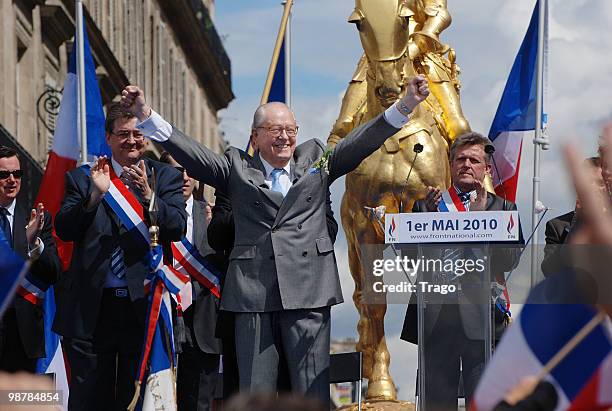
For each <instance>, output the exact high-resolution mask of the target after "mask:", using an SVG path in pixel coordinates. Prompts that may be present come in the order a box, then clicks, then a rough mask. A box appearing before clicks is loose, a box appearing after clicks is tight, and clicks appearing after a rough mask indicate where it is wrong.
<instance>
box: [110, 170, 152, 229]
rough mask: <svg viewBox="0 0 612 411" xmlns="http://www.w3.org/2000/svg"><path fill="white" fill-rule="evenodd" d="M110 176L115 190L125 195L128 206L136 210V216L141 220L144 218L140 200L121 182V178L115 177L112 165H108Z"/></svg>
mask: <svg viewBox="0 0 612 411" xmlns="http://www.w3.org/2000/svg"><path fill="white" fill-rule="evenodd" d="M110 177H111V184H113V185H114V186H115V187H117V190H119V193H121V195H122V196H123V197H125V199H126V200H127V202H128V203H129V204H130V206H132V208H133V209H134V211H136V214H138V216H139V217H140V218H141V219H142V220H144V212H143V209H142V204H140V202H139V201H138V199H137V198H136V196H135V195H134V193H132V192H131V191H130V189H129V188H128V187H127V186H126V185H125V184H124V183H123V181H121V179H120V178H119V177H117V173H115V170H114V169H113V167H112V165H111V167H110Z"/></svg>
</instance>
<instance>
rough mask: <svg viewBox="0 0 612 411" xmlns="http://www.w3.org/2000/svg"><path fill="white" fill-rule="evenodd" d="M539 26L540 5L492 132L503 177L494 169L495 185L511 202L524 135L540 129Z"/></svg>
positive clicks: (525, 39)
mask: <svg viewBox="0 0 612 411" xmlns="http://www.w3.org/2000/svg"><path fill="white" fill-rule="evenodd" d="M546 17H548V16H546ZM547 20H548V19H547V18H546V19H545V22H546V21H547ZM538 23H539V6H538V3H537V2H536V6H535V9H534V11H533V14H532V16H531V21H530V23H529V28H528V29H527V34H525V38H524V39H523V43H522V44H521V48H520V49H519V52H518V54H517V55H516V59H515V60H514V64H513V65H512V70H510V75H509V76H508V81H507V82H506V87H505V88H504V92H503V94H502V97H501V100H500V102H499V106H498V107H497V113H496V114H495V119H494V120H493V124H491V130H490V131H489V139H490V140H491V141H492V142H493V145H494V146H495V153H494V154H493V155H494V157H495V162H496V163H497V167H498V168H499V174H497V170H493V171H494V173H493V185H494V186H495V191H496V193H497V194H498V195H500V196H503V197H505V198H507V199H508V200H510V201H515V199H516V190H517V186H518V174H519V168H520V165H521V151H522V148H523V136H524V135H525V134H527V132H529V131H533V130H535V128H536V77H537V56H538ZM547 33H548V30H547V28H545V39H544V50H545V51H544V56H546V54H547V53H546V48H547V43H548V41H547V40H548V35H547ZM542 118H545V116H543V117H542Z"/></svg>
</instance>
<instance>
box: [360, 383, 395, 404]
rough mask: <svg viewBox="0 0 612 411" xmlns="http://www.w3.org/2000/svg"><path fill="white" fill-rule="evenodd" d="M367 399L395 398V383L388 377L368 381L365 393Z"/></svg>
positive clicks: (387, 399) (392, 399)
mask: <svg viewBox="0 0 612 411" xmlns="http://www.w3.org/2000/svg"><path fill="white" fill-rule="evenodd" d="M366 398H367V399H368V400H384V401H395V400H396V399H397V391H396V389H395V384H393V380H392V379H390V378H383V379H380V380H370V381H368V392H367V394H366Z"/></svg>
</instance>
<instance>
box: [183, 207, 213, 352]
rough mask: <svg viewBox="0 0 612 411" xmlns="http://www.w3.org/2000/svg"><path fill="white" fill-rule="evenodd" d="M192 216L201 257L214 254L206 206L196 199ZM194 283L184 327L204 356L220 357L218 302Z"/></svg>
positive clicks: (195, 243)
mask: <svg viewBox="0 0 612 411" xmlns="http://www.w3.org/2000/svg"><path fill="white" fill-rule="evenodd" d="M192 216H193V242H194V245H195V246H196V248H197V249H198V251H199V252H200V254H201V255H202V256H203V257H205V258H206V257H207V256H208V255H211V254H213V253H214V250H213V249H212V248H211V247H210V246H209V245H208V241H207V233H206V231H207V226H208V224H207V223H206V204H205V203H203V202H202V201H198V200H194V202H193V211H192ZM191 283H192V285H193V288H192V289H193V304H192V305H191V306H190V307H189V308H188V309H187V310H186V311H185V326H186V327H187V330H188V333H189V335H190V336H193V337H195V340H196V341H192V342H191V343H192V344H194V345H195V344H196V343H197V346H198V347H199V348H200V350H202V351H203V352H205V353H208V354H221V341H220V340H219V339H217V338H215V327H216V325H217V312H218V309H219V299H218V298H217V297H216V296H214V295H213V294H212V293H211V292H210V290H209V289H208V288H206V287H204V286H202V285H201V284H200V283H199V282H197V281H196V280H191Z"/></svg>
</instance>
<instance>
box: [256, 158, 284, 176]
mask: <svg viewBox="0 0 612 411" xmlns="http://www.w3.org/2000/svg"><path fill="white" fill-rule="evenodd" d="M259 159H260V160H261V163H262V164H263V166H264V168H265V169H266V179H268V178H269V177H270V174H271V173H272V170H274V169H275V167H272V166H271V165H270V163H268V162H267V161H266V160H264V158H263V157H262V156H261V155H260V156H259ZM283 170H285V172H286V173H287V175H291V161H290V162H288V163H287V165H286V166H285V167H283Z"/></svg>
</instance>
